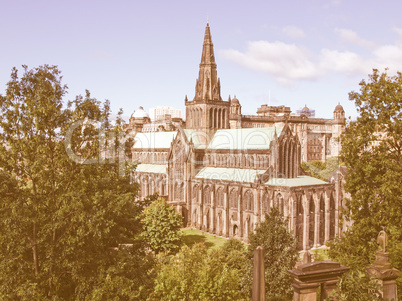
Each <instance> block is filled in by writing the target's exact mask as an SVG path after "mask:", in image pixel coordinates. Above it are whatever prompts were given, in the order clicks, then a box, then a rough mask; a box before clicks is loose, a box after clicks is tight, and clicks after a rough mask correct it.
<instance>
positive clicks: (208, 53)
mask: <svg viewBox="0 0 402 301" xmlns="http://www.w3.org/2000/svg"><path fill="white" fill-rule="evenodd" d="M201 64H215V56H214V45H213V44H212V38H211V29H210V28H209V23H207V27H206V28H205V34H204V43H203V45H202V56H201ZM215 65H216V64H215Z"/></svg>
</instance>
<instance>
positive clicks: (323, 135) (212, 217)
mask: <svg viewBox="0 0 402 301" xmlns="http://www.w3.org/2000/svg"><path fill="white" fill-rule="evenodd" d="M185 106H186V120H185V121H183V120H179V119H177V118H176V119H175V118H170V119H168V120H167V121H165V123H158V125H157V126H153V127H151V125H152V122H151V121H150V119H149V117H148V116H147V114H146V112H145V111H144V110H141V109H140V110H138V111H136V112H135V113H134V114H133V116H132V117H131V118H130V124H129V127H128V130H131V131H133V132H134V133H135V136H134V145H133V146H132V149H131V156H132V160H133V162H136V163H137V164H138V165H137V168H136V171H135V172H134V174H133V177H134V180H135V181H136V182H138V183H139V184H140V187H141V198H144V197H146V196H148V195H151V194H154V193H158V194H159V195H160V196H162V197H164V198H165V199H166V200H167V201H168V202H169V203H170V204H172V205H173V206H174V207H175V208H176V209H177V210H178V211H179V212H180V213H181V214H182V215H183V218H184V224H185V225H186V226H191V227H196V228H198V229H201V230H203V231H206V232H209V233H212V234H216V235H219V236H224V237H236V238H238V239H241V240H243V241H245V242H248V235H249V233H250V232H252V231H253V230H254V228H255V227H256V225H257V224H258V223H260V222H261V221H263V220H264V218H265V213H269V212H270V210H271V208H272V207H277V208H278V209H279V211H280V212H281V214H283V215H284V216H286V217H288V220H289V223H288V228H289V230H290V231H292V232H293V233H294V235H295V237H296V238H297V241H298V248H299V249H300V250H307V249H311V248H313V247H319V246H321V245H323V244H324V243H325V242H326V241H329V240H331V239H333V238H334V237H335V236H336V235H338V234H340V227H339V210H340V207H341V206H342V193H341V191H340V184H339V181H336V180H335V181H331V182H325V181H322V180H319V179H316V178H313V177H309V176H306V175H303V172H302V170H301V168H300V164H301V162H302V161H311V160H325V159H326V158H329V157H331V156H337V155H338V152H339V147H340V146H339V142H338V138H339V135H340V133H341V131H342V129H343V124H344V119H345V116H344V111H343V108H342V106H340V105H338V106H337V107H336V108H335V111H334V119H330V120H327V119H319V118H311V115H309V114H308V110H309V109H308V108H307V107H306V108H304V109H303V110H304V112H305V114H303V111H302V113H301V114H300V115H292V114H291V112H290V108H288V107H284V106H279V107H271V106H267V105H263V106H261V108H259V109H258V110H257V115H256V116H247V115H242V114H241V105H240V102H239V100H238V99H237V98H236V97H234V98H233V99H231V98H230V97H229V99H228V100H227V101H224V100H223V99H222V97H221V84H220V79H219V78H218V75H217V65H216V62H215V56H214V48H213V44H212V39H211V32H210V27H209V24H207V26H206V29H205V35H204V43H203V48H202V56H201V63H200V66H199V75H198V79H197V81H196V86H195V95H194V98H193V99H192V100H188V99H187V97H186V98H185ZM144 113H145V114H144ZM146 129H153V130H146Z"/></svg>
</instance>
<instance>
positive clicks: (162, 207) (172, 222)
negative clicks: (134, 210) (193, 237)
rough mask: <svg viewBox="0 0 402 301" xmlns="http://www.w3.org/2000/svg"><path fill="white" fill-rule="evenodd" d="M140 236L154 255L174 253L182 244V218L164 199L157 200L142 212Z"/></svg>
mask: <svg viewBox="0 0 402 301" xmlns="http://www.w3.org/2000/svg"><path fill="white" fill-rule="evenodd" d="M142 223H143V225H144V231H143V233H142V236H143V237H144V239H145V241H146V242H148V244H149V246H150V248H151V249H152V250H153V251H154V252H155V253H156V254H158V253H160V252H165V253H175V252H176V251H177V250H178V249H179V248H180V245H181V243H182V240H181V237H182V232H181V231H180V228H181V227H182V226H183V217H182V216H181V215H180V214H179V213H178V212H177V211H176V210H175V209H174V208H173V206H171V205H169V204H168V203H167V202H166V201H165V200H164V199H162V198H158V199H157V200H155V201H154V202H152V203H151V205H149V207H147V208H146V209H145V210H144V215H143V218H142Z"/></svg>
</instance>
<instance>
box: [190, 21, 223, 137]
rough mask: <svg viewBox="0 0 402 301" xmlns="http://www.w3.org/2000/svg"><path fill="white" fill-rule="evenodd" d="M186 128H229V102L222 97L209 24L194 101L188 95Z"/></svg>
mask: <svg viewBox="0 0 402 301" xmlns="http://www.w3.org/2000/svg"><path fill="white" fill-rule="evenodd" d="M185 105H186V119H187V120H186V128H189V129H198V130H202V131H205V132H207V133H209V134H211V133H213V132H215V131H216V130H217V129H227V128H229V106H230V104H229V102H227V101H223V100H222V97H221V84H220V80H219V78H218V75H217V71H216V63H215V56H214V46H213V44H212V39H211V30H210V28H209V24H208V23H207V27H206V28H205V35H204V43H203V47H202V55H201V63H200V71H199V74H198V79H197V81H196V85H195V96H194V99H193V100H192V101H188V100H187V97H186V103H185Z"/></svg>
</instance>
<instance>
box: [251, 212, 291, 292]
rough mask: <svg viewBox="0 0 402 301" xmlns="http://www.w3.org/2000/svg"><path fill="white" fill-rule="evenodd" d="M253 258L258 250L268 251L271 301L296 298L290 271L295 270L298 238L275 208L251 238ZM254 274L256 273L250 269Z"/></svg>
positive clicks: (265, 258) (267, 277) (268, 281)
mask: <svg viewBox="0 0 402 301" xmlns="http://www.w3.org/2000/svg"><path fill="white" fill-rule="evenodd" d="M249 239H250V245H249V252H248V254H249V258H250V259H252V258H253V256H254V250H255V249H256V248H257V247H258V246H261V247H263V248H264V266H265V291H266V296H267V300H271V299H274V298H288V299H291V298H292V296H293V288H292V278H291V277H290V275H288V273H287V271H288V270H290V269H293V268H294V266H295V264H296V261H297V257H298V251H297V245H296V240H295V238H294V236H293V235H292V234H291V233H290V232H289V231H288V221H287V219H285V218H284V217H283V216H282V215H281V214H280V212H279V209H278V208H276V207H273V208H272V209H271V211H270V213H269V214H266V215H265V220H264V221H263V222H261V223H260V224H259V225H258V226H257V228H256V229H255V231H254V233H250V236H249ZM250 273H252V269H250ZM250 293H251V291H250Z"/></svg>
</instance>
